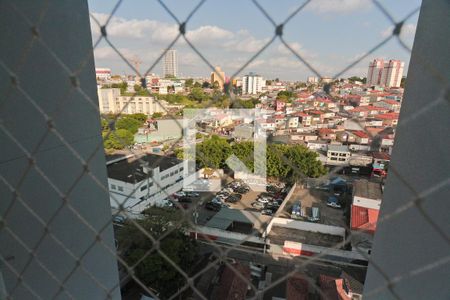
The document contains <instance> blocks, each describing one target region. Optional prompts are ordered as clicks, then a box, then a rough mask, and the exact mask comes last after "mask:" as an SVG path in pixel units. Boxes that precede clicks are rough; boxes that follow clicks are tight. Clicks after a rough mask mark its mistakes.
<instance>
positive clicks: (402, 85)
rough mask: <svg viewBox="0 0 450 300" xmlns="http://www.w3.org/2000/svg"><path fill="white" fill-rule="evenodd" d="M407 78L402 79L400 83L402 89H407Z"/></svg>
mask: <svg viewBox="0 0 450 300" xmlns="http://www.w3.org/2000/svg"><path fill="white" fill-rule="evenodd" d="M405 82H406V77H402V79H401V81H400V87H402V88H405Z"/></svg>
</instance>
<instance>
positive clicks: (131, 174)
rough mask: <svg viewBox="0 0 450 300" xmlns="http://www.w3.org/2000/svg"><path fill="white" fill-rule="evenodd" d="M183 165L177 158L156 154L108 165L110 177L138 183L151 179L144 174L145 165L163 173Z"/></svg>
mask: <svg viewBox="0 0 450 300" xmlns="http://www.w3.org/2000/svg"><path fill="white" fill-rule="evenodd" d="M108 158H109V156H107V157H106V160H107V161H111V159H114V157H111V159H108ZM181 163H182V161H181V160H179V159H177V158H175V157H170V156H161V155H156V154H146V155H142V156H139V157H137V156H131V157H129V156H128V157H125V156H124V157H123V159H121V160H119V161H115V162H112V163H110V164H109V165H107V169H108V177H109V178H112V179H116V180H120V181H124V182H129V183H136V182H140V181H142V180H144V179H146V178H147V177H149V175H148V174H145V173H144V172H143V169H142V165H143V164H147V166H148V167H149V168H151V169H155V168H158V167H159V171H160V172H161V171H164V170H167V169H169V168H171V167H173V166H175V165H177V164H181Z"/></svg>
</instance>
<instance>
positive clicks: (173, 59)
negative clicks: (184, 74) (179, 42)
mask: <svg viewBox="0 0 450 300" xmlns="http://www.w3.org/2000/svg"><path fill="white" fill-rule="evenodd" d="M163 68H164V69H163V75H164V77H172V76H173V77H177V76H178V57H177V50H175V49H169V50H167V52H166V55H164V66H163Z"/></svg>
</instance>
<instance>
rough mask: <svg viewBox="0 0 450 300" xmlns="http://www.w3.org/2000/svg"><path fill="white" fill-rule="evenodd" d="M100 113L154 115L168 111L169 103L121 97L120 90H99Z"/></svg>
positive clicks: (138, 97) (145, 97) (143, 98)
mask: <svg viewBox="0 0 450 300" xmlns="http://www.w3.org/2000/svg"><path fill="white" fill-rule="evenodd" d="M97 94H98V104H99V109H100V113H103V114H107V113H113V114H116V113H121V114H135V113H143V114H147V115H152V114H154V113H157V112H159V113H163V114H165V113H166V111H167V102H166V101H164V100H156V99H155V98H154V97H151V96H138V95H136V96H121V95H120V89H118V88H111V89H102V88H99V89H97Z"/></svg>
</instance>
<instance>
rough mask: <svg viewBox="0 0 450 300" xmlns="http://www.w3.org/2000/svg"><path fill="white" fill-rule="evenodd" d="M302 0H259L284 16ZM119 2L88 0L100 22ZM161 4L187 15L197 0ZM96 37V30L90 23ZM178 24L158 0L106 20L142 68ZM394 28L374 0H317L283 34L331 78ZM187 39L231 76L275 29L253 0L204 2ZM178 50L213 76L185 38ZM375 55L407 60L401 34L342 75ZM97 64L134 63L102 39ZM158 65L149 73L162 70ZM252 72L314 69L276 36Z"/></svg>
mask: <svg viewBox="0 0 450 300" xmlns="http://www.w3.org/2000/svg"><path fill="white" fill-rule="evenodd" d="M303 2H304V1H289V0H278V1H269V0H259V1H258V3H260V5H261V6H262V7H264V8H265V9H266V10H267V12H268V13H269V14H270V16H271V17H272V18H273V19H274V21H275V22H276V23H277V24H278V23H280V22H282V21H283V20H284V19H285V18H286V17H287V16H288V15H289V14H290V13H291V12H293V11H294V10H295V9H296V8H297V7H299V6H300V5H301V4H302V3H303ZM115 3H116V1H106V0H89V7H90V11H91V13H92V14H93V16H95V17H96V18H97V19H98V20H99V21H100V22H101V23H103V22H104V21H105V20H106V18H107V16H108V15H109V13H110V12H111V10H112V9H113V7H114V5H115ZM164 3H165V4H166V5H167V6H168V7H169V8H170V9H171V10H172V11H173V13H174V14H175V15H176V17H177V18H178V19H179V20H181V21H183V20H185V19H186V17H187V16H188V14H189V13H190V11H191V10H192V9H193V8H194V7H195V6H196V5H197V4H198V3H199V1H194V0H177V1H175V0H170V1H164ZM380 3H381V4H383V5H384V6H385V8H386V9H387V10H388V11H389V13H390V14H391V15H392V16H393V17H394V18H395V19H396V20H397V21H400V20H402V19H403V18H404V17H405V16H407V15H408V14H409V13H410V12H411V11H413V10H414V9H415V8H417V7H419V6H420V3H421V1H420V0H396V1H392V0H380ZM418 15H419V14H418V13H416V14H414V15H413V16H412V17H411V18H409V19H408V20H407V21H406V22H405V26H404V30H403V32H402V35H401V36H402V39H403V40H404V41H405V43H406V44H407V45H409V46H410V47H411V46H412V43H413V38H414V33H415V27H416V23H417V18H418ZM91 27H92V30H93V39H94V40H96V38H97V37H98V35H99V29H98V28H97V26H96V25H95V24H93V23H92V24H91ZM177 30H178V26H177V25H176V22H175V21H174V19H173V18H172V17H171V16H170V15H169V14H168V13H167V12H166V11H165V10H164V9H163V8H162V6H161V5H160V4H159V3H158V2H157V1H155V0H124V1H123V2H122V4H121V5H120V6H119V8H118V10H117V11H116V13H115V15H114V17H113V18H112V19H111V22H110V24H109V25H108V34H109V37H110V40H111V42H112V43H113V44H114V45H115V46H116V47H117V48H118V49H119V50H120V51H121V52H122V53H123V54H124V55H125V56H126V57H139V58H140V59H141V60H142V61H143V63H142V65H141V71H144V69H147V68H148V67H149V66H151V65H152V63H153V62H154V61H155V59H156V58H157V57H158V56H159V55H160V54H161V52H162V51H163V49H165V48H166V47H167V45H169V43H170V42H171V41H172V40H173V39H174V38H175V37H176V35H177ZM391 31H392V24H391V22H390V21H389V20H388V19H387V18H386V17H385V16H384V15H383V14H382V13H381V12H380V10H379V9H377V7H375V5H374V4H373V3H372V1H370V0H312V1H311V2H310V3H308V4H307V5H306V6H305V8H304V9H303V10H302V11H301V12H299V13H298V14H297V15H296V16H295V17H294V18H292V19H291V20H290V21H289V23H288V24H287V25H286V26H285V29H284V35H283V36H284V39H285V40H286V41H287V42H288V43H289V44H290V45H291V46H292V48H294V49H295V50H296V51H298V53H299V54H300V55H301V56H302V57H304V58H305V60H307V61H308V62H309V63H310V64H311V65H312V66H313V67H314V68H315V69H316V70H317V71H318V72H319V73H320V74H321V75H323V76H333V75H335V74H337V73H338V72H339V71H341V70H342V69H343V68H344V67H346V66H347V65H349V64H350V63H351V62H352V61H354V60H355V59H357V58H358V57H360V56H361V55H363V54H365V53H366V52H367V51H368V50H369V49H371V48H372V47H374V46H375V45H376V44H377V43H379V42H381V41H382V40H383V39H384V38H386V36H387V35H389V33H390V32H391ZM187 32H188V33H187V37H188V38H189V40H190V41H192V43H193V44H194V45H195V46H196V47H197V49H198V50H199V51H200V52H201V53H202V54H203V55H204V56H205V57H206V58H207V59H208V61H210V63H211V64H212V65H214V66H216V65H217V66H221V67H222V69H223V70H224V71H225V73H226V75H227V76H230V75H231V74H234V73H235V72H236V71H237V70H238V69H239V68H240V66H242V65H243V64H244V63H245V62H246V61H247V60H248V59H249V58H250V57H251V56H252V55H253V54H254V53H255V52H256V51H257V50H258V49H260V48H261V47H262V46H263V45H264V44H265V43H266V42H267V41H269V40H270V39H271V37H272V36H273V33H274V27H273V25H272V24H271V23H270V21H269V20H267V19H266V17H265V16H264V15H263V14H262V13H261V12H260V11H259V10H258V9H257V7H256V6H255V4H254V3H252V1H249V0H228V1H218V0H207V1H206V2H205V3H204V4H203V5H202V6H201V7H200V9H199V10H198V11H197V13H195V14H194V16H193V17H192V18H191V20H190V21H189V22H188V26H187ZM173 48H175V49H177V52H178V57H179V69H180V73H181V74H182V75H184V76H196V77H198V76H204V77H208V76H209V74H210V72H211V70H210V68H209V67H208V66H207V65H206V64H205V63H204V62H203V61H202V60H201V59H200V57H198V55H197V54H196V53H195V52H194V51H193V50H192V49H191V48H190V47H189V46H188V45H187V44H186V42H184V41H183V40H182V39H181V40H179V41H178V42H177V43H176V44H175V46H174V47H173ZM376 57H381V58H387V59H391V58H392V59H401V60H403V61H405V62H406V63H408V62H409V57H410V54H409V52H408V51H405V50H404V49H403V48H402V47H401V46H400V45H399V43H398V42H397V41H396V40H394V39H393V40H391V41H390V42H388V44H386V45H385V46H384V47H382V48H381V49H379V50H377V51H376V52H374V53H373V54H371V55H370V56H369V57H367V58H365V59H363V61H362V62H361V63H359V64H357V65H356V66H355V67H354V68H352V69H351V70H349V71H348V72H347V73H346V74H345V76H351V75H358V76H365V73H366V71H367V66H368V62H369V61H370V60H371V59H373V58H376ZM95 58H96V65H97V67H110V68H112V70H113V72H114V73H119V74H124V73H127V74H130V73H131V69H130V68H129V67H127V66H126V64H125V63H124V62H123V61H122V60H121V59H120V57H119V56H118V55H117V54H115V53H114V51H112V49H111V48H110V47H109V46H108V44H106V42H104V41H102V42H101V43H100V44H99V45H98V46H97V48H96V49H95ZM161 70H162V67H161V64H157V65H156V66H155V68H154V69H153V71H152V72H154V73H157V74H161ZM250 71H254V72H257V73H260V74H261V75H263V76H264V77H265V78H276V77H278V78H280V79H285V80H305V79H306V77H307V76H309V75H313V72H312V71H311V70H309V69H308V68H307V67H306V66H305V65H304V64H302V63H301V62H300V61H299V60H298V59H297V58H296V57H295V56H294V55H293V54H292V53H290V52H289V51H288V50H287V49H286V48H285V47H284V46H283V45H282V44H281V43H280V42H279V41H278V40H275V42H274V43H273V44H271V46H270V47H269V48H267V49H266V50H265V51H264V52H263V53H262V54H261V55H260V56H258V57H257V58H256V59H255V60H254V61H253V63H252V64H250V65H249V66H248V67H247V68H245V69H244V70H243V71H242V72H241V73H240V74H239V75H242V74H243V73H247V72H250Z"/></svg>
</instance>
